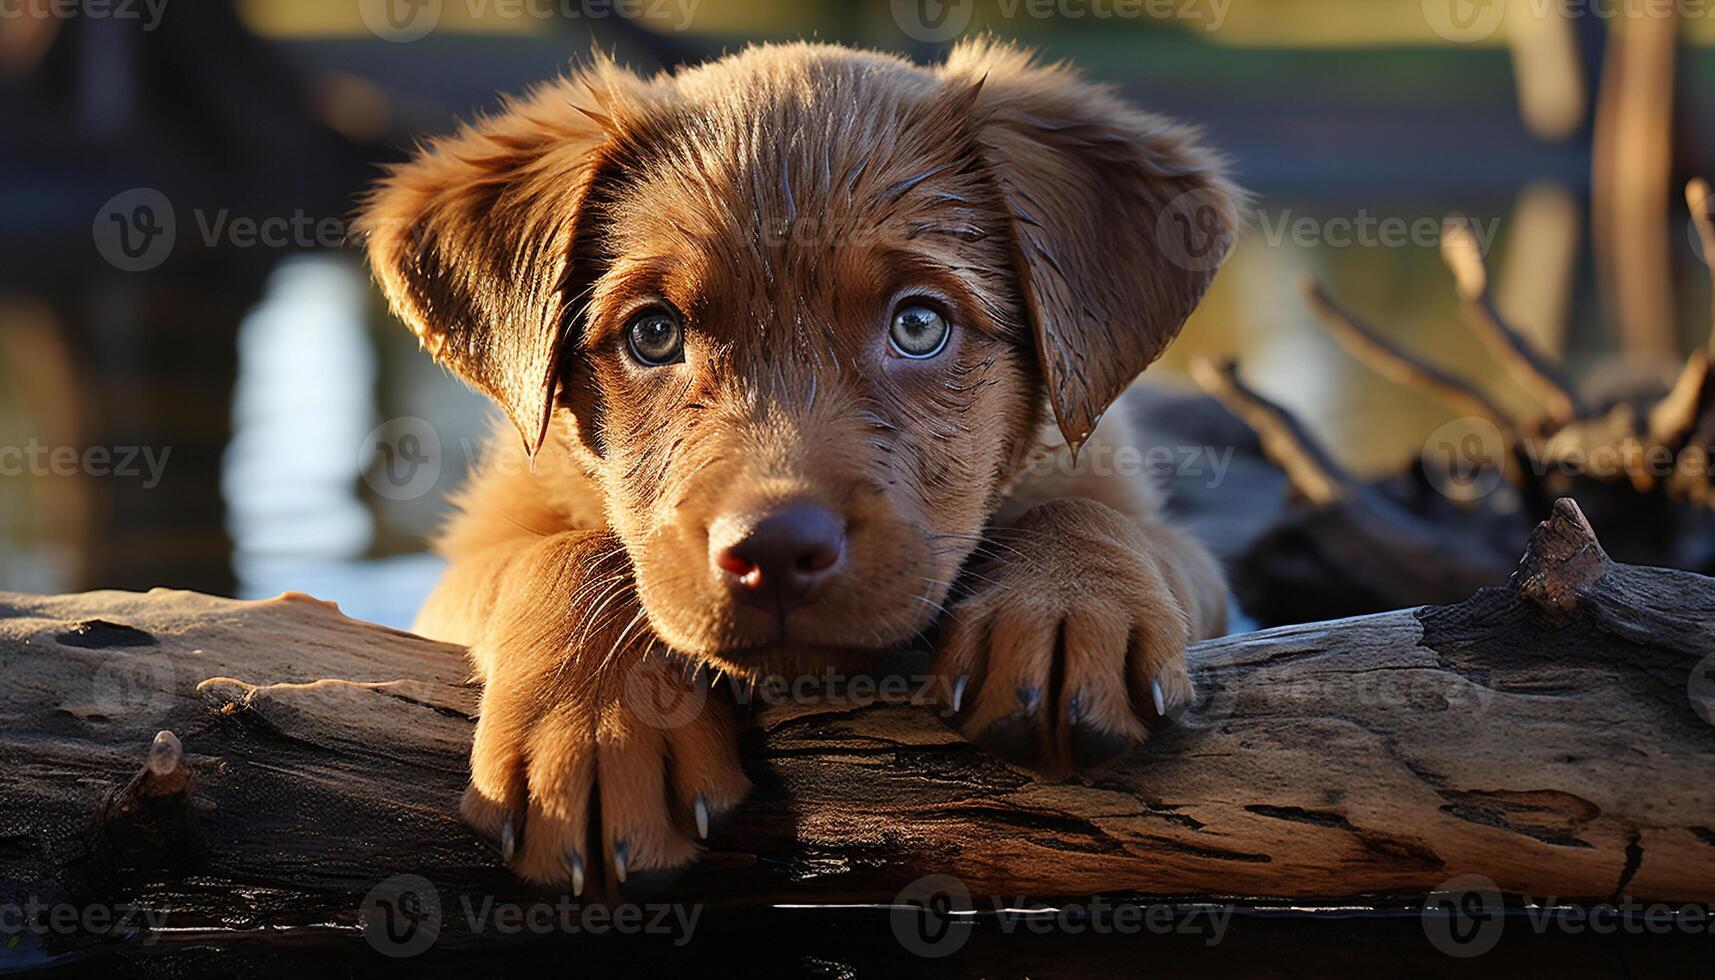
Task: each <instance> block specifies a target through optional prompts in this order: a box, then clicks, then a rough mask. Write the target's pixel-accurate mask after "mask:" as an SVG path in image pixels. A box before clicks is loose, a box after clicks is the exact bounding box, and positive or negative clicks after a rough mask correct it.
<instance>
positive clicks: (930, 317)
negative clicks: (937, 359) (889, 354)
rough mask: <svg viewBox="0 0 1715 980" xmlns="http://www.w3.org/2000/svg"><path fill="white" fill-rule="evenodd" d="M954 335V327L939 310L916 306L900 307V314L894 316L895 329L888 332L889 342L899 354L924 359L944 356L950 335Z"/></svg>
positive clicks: (919, 304)
mask: <svg viewBox="0 0 1715 980" xmlns="http://www.w3.org/2000/svg"><path fill="white" fill-rule="evenodd" d="M952 332H953V328H952V325H951V324H949V323H948V322H947V318H946V317H944V316H942V315H941V313H940V311H939V310H936V309H934V308H933V307H928V306H924V305H922V304H921V303H913V304H910V305H908V306H902V307H900V308H899V312H898V313H895V314H893V326H892V327H891V328H890V329H889V330H888V335H887V339H888V342H889V343H890V344H891V345H892V346H893V352H894V353H895V354H898V355H899V356H900V357H909V358H913V359H915V360H922V359H923V358H927V357H934V356H935V355H936V354H939V353H941V350H942V348H944V347H946V346H947V336H948V335H949V334H951V333H952Z"/></svg>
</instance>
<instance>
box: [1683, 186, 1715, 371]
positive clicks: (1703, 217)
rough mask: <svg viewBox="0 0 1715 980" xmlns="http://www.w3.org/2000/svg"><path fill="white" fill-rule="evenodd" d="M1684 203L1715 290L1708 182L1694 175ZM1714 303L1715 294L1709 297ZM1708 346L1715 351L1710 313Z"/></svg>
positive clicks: (1714, 224)
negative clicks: (1689, 212)
mask: <svg viewBox="0 0 1715 980" xmlns="http://www.w3.org/2000/svg"><path fill="white" fill-rule="evenodd" d="M1685 204H1686V206H1687V207H1689V208H1690V209H1691V220H1692V222H1693V223H1694V224H1695V225H1696V226H1697V240H1698V241H1699V242H1700V243H1701V244H1702V246H1703V256H1702V257H1703V264H1704V265H1705V266H1707V267H1708V268H1709V282H1710V288H1711V290H1715V215H1712V214H1711V213H1710V201H1709V182H1708V181H1706V180H1704V179H1703V178H1701V177H1694V178H1692V179H1691V180H1690V181H1689V182H1687V183H1686V185H1685ZM1711 303H1712V304H1715V296H1712V297H1711ZM1710 320H1711V323H1710V334H1709V343H1708V348H1709V350H1710V351H1711V352H1712V353H1715V315H1712V316H1711V318H1710Z"/></svg>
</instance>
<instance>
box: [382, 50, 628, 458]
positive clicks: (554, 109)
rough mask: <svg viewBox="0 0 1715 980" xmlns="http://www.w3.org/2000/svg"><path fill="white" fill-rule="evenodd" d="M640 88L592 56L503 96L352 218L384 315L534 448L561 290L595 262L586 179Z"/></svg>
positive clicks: (547, 402)
mask: <svg viewBox="0 0 1715 980" xmlns="http://www.w3.org/2000/svg"><path fill="white" fill-rule="evenodd" d="M645 91H646V83H644V82H643V81H641V80H640V79H638V78H637V77H636V76H634V75H632V74H631V73H630V72H627V71H625V70H624V69H622V68H619V67H618V66H616V65H614V64H613V63H612V62H611V61H610V60H606V59H599V60H597V61H596V62H595V63H594V64H593V65H591V66H590V67H588V68H586V69H584V70H583V71H582V72H580V73H579V74H577V75H574V76H572V77H570V78H565V79H561V80H559V81H555V82H551V83H549V84H547V85H544V86H541V87H539V88H537V89H536V90H535V91H533V92H532V93H530V94H529V95H528V96H526V97H524V98H522V99H517V100H511V101H509V102H508V103H507V104H506V105H505V106H504V108H503V110H502V111H501V112H499V113H498V114H496V115H494V116H491V117H488V118H485V119H481V120H478V121H477V122H475V123H472V124H469V125H466V126H464V127H462V128H461V129H460V130H459V131H458V132H456V133H453V134H451V135H448V136H444V137H441V138H439V139H436V140H433V141H431V142H430V143H429V144H428V145H427V146H425V147H424V148H422V149H420V150H419V151H418V152H417V154H416V155H415V156H414V157H413V158H412V159H411V160H409V161H408V162H406V163H404V164H402V165H400V166H398V167H395V168H394V169H393V170H392V171H391V172H390V173H389V174H388V175H387V177H386V178H385V179H384V180H382V181H381V182H380V184H379V185H378V186H377V187H376V188H375V190H374V191H373V192H372V193H371V194H370V195H369V197H368V199H367V200H366V202H365V205H364V212H363V215H362V217H361V218H360V219H359V221H358V223H357V226H356V230H357V231H358V232H359V233H360V234H361V235H362V236H363V239H364V241H365V242H366V244H367V246H368V251H369V264H370V268H371V269H372V270H373V271H374V273H375V278H376V280H377V281H378V282H379V283H380V284H381V287H382V290H383V291H384V292H385V293H386V294H387V299H388V302H389V304H390V305H391V306H392V308H393V310H394V312H395V313H397V314H398V315H399V317H400V319H402V320H404V321H405V323H406V324H407V325H408V326H409V327H410V328H411V330H412V332H413V333H415V334H416V335H417V339H418V340H419V341H420V342H421V343H422V344H423V346H424V347H426V348H428V349H429V351H430V353H432V354H433V355H434V357H435V360H436V361H438V362H440V363H441V364H444V365H446V366H447V367H449V368H451V369H452V370H453V371H454V372H455V373H457V374H458V375H459V376H460V377H461V378H463V379H464V380H465V381H467V382H468V383H469V384H470V385H471V386H472V387H474V388H476V389H477V390H479V391H481V392H483V393H484V394H486V395H488V396H489V397H491V398H493V399H494V401H495V402H496V403H497V404H498V405H499V406H500V407H501V409H502V410H503V411H504V412H505V413H506V416H507V418H508V419H510V420H511V422H512V424H513V425H514V426H515V427H516V428H517V429H518V434H519V436H520V437H522V438H523V440H524V447H525V449H526V451H527V452H529V453H530V454H531V455H532V456H534V455H535V453H536V450H537V449H538V448H539V447H540V446H541V444H542V441H543V439H544V438H545V435H546V432H547V428H548V421H549V418H550V416H551V413H552V411H553V405H554V394H555V375H556V364H557V360H558V358H559V355H560V350H561V347H562V345H563V343H564V342H565V340H566V336H567V334H568V332H569V331H570V330H571V329H572V328H573V327H575V324H573V323H572V322H571V316H572V313H573V312H575V311H574V310H572V309H571V308H570V302H569V300H570V297H569V296H568V295H567V293H568V287H569V285H570V284H571V283H572V281H573V278H574V274H575V273H576V274H579V275H585V274H590V272H591V270H590V269H589V268H588V267H587V266H589V265H591V264H593V263H592V262H591V259H590V256H589V253H590V251H591V248H590V239H591V238H592V235H591V233H590V225H591V221H590V220H588V219H589V217H590V214H589V212H591V211H592V210H593V209H592V208H591V206H590V202H589V197H590V194H591V189H592V187H593V186H594V185H595V183H596V181H597V178H598V176H599V175H600V174H601V173H602V172H603V171H604V168H605V167H607V166H608V164H609V163H610V158H611V156H612V154H613V152H614V149H613V148H614V146H615V145H616V144H617V143H619V142H621V141H622V139H621V137H620V136H619V134H620V133H621V132H624V131H625V130H626V129H627V128H628V126H629V125H630V123H629V122H626V121H623V120H622V114H625V113H633V112H635V111H637V110H636V106H637V105H639V104H641V103H642V101H643V94H644V93H645ZM574 263H580V264H581V265H582V266H584V267H583V268H581V269H574Z"/></svg>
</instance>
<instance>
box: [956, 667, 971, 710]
mask: <svg viewBox="0 0 1715 980" xmlns="http://www.w3.org/2000/svg"><path fill="white" fill-rule="evenodd" d="M970 679H971V676H970V675H969V674H960V675H959V679H958V680H956V681H954V682H953V714H958V713H959V707H960V706H961V705H963V704H964V703H965V684H966V683H968V682H969V681H970Z"/></svg>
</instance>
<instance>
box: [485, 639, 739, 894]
mask: <svg viewBox="0 0 1715 980" xmlns="http://www.w3.org/2000/svg"><path fill="white" fill-rule="evenodd" d="M595 652H596V653H598V654H599V653H600V652H603V651H595ZM591 659H596V660H598V661H601V663H600V664H599V666H596V667H595V668H594V669H591V668H589V667H588V666H586V665H582V664H580V663H579V662H578V660H579V658H578V657H577V656H575V655H573V656H571V657H566V656H555V657H549V658H531V657H529V656H523V657H517V656H514V658H512V659H510V660H508V659H507V658H506V655H505V654H501V655H500V656H499V657H498V658H497V661H498V662H499V663H501V664H503V665H504V664H511V665H512V666H510V667H506V666H502V667H500V668H498V669H497V676H492V677H491V678H490V679H489V683H488V686H487V687H486V688H485V689H484V690H483V696H482V709H481V710H482V714H481V717H480V718H479V720H478V722H477V729H476V742H475V745H474V746H473V747H472V750H471V784H470V788H469V789H468V790H466V792H465V796H464V801H463V804H462V806H461V810H462V812H463V814H464V818H465V820H466V822H468V823H469V824H470V825H471V826H472V827H474V828H476V830H477V831H478V832H480V833H483V834H485V835H487V836H488V837H489V839H490V840H493V841H495V842H496V843H497V844H498V845H499V847H500V850H501V853H502V855H503V856H504V857H505V858H506V860H507V861H508V862H509V863H510V864H511V866H512V868H513V870H514V871H515V872H516V873H517V874H518V875H519V876H520V877H522V878H524V879H526V880H528V881H531V882H535V883H538V884H544V885H554V886H567V885H569V886H570V888H571V891H572V892H573V894H576V895H583V894H584V892H585V890H586V888H588V889H589V890H590V891H591V892H592V893H593V894H595V895H601V896H611V895H615V894H617V895H619V896H622V897H624V898H626V899H630V900H633V901H637V900H642V899H644V898H647V897H649V896H650V895H652V894H654V893H656V892H659V891H660V890H661V889H663V888H665V887H666V886H667V885H668V884H670V883H671V882H672V880H673V879H674V878H676V877H677V876H678V874H679V872H680V871H682V870H684V868H685V867H686V866H688V865H689V864H690V863H691V862H692V861H693V860H695V858H696V856H697V854H698V852H699V851H700V844H699V842H700V841H701V840H704V839H706V838H707V837H708V835H709V827H710V824H711V822H718V821H719V819H720V818H721V817H723V816H725V815H726V814H727V813H728V812H729V811H730V810H731V809H732V808H733V807H735V806H737V805H738V803H739V801H740V800H742V799H743V798H744V795H745V793H746V792H747V791H748V790H749V787H750V783H749V781H748V780H747V779H746V778H745V776H744V772H743V770H742V769H741V768H740V766H739V759H738V745H737V737H736V733H735V727H734V720H733V708H732V704H731V702H730V700H729V698H728V697H727V695H726V693H725V691H724V690H721V689H718V688H714V687H712V686H711V684H710V682H709V680H708V678H707V672H697V675H696V676H693V677H687V674H688V673H689V672H688V671H687V669H686V667H685V665H684V664H683V663H681V662H679V661H678V660H677V659H676V658H672V657H670V656H669V655H667V654H665V653H663V652H661V651H660V650H659V649H658V648H656V649H651V650H648V651H647V652H641V653H636V654H622V655H620V656H618V657H617V658H615V659H612V660H610V659H609V658H603V657H599V656H597V657H594V658H591Z"/></svg>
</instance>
